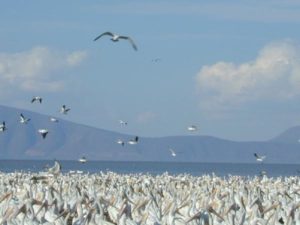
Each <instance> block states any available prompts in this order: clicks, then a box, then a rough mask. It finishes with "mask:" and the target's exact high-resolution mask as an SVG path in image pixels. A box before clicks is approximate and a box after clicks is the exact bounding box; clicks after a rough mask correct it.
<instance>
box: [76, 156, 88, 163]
mask: <svg viewBox="0 0 300 225" xmlns="http://www.w3.org/2000/svg"><path fill="white" fill-rule="evenodd" d="M78 162H80V163H86V162H87V159H86V158H85V157H84V156H83V157H81V158H80V159H78Z"/></svg>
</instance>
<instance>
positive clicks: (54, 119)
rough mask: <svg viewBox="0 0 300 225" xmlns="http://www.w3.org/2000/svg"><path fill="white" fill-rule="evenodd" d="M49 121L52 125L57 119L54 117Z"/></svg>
mask: <svg viewBox="0 0 300 225" xmlns="http://www.w3.org/2000/svg"><path fill="white" fill-rule="evenodd" d="M50 121H51V122H53V123H57V122H58V119H56V118H55V117H50Z"/></svg>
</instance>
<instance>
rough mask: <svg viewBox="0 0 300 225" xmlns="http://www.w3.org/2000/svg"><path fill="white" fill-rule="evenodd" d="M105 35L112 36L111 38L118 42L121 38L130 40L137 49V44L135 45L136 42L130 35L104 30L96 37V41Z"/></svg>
mask: <svg viewBox="0 0 300 225" xmlns="http://www.w3.org/2000/svg"><path fill="white" fill-rule="evenodd" d="M104 35H108V36H111V39H110V40H112V41H113V42H117V41H119V40H120V39H124V40H128V41H129V42H130V44H131V45H132V47H133V49H134V50H136V51H137V46H136V45H135V43H134V42H133V40H132V39H131V38H130V37H128V36H121V35H117V34H113V33H111V32H104V33H102V34H100V35H99V36H98V37H96V38H95V39H94V41H97V40H98V39H99V38H101V37H102V36H104Z"/></svg>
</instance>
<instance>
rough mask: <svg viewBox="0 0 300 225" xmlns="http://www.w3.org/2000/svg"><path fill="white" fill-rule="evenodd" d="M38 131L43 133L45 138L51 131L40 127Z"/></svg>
mask: <svg viewBox="0 0 300 225" xmlns="http://www.w3.org/2000/svg"><path fill="white" fill-rule="evenodd" d="M38 132H39V133H40V134H41V135H42V137H43V139H45V138H46V136H47V134H48V132H49V131H48V130H47V129H39V130H38Z"/></svg>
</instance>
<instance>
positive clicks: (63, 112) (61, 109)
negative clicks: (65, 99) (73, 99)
mask: <svg viewBox="0 0 300 225" xmlns="http://www.w3.org/2000/svg"><path fill="white" fill-rule="evenodd" d="M70 110H71V109H70V108H67V107H66V105H63V106H62V107H61V108H60V113H62V114H67V113H68V111H70Z"/></svg>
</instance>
